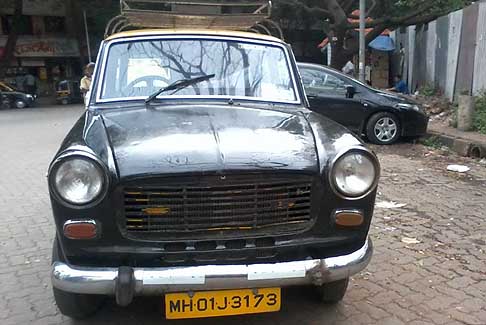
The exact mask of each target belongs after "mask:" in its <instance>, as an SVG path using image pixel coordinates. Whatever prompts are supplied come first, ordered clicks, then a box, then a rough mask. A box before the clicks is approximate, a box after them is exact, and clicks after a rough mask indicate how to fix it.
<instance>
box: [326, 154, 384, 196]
mask: <svg viewBox="0 0 486 325" xmlns="http://www.w3.org/2000/svg"><path fill="white" fill-rule="evenodd" d="M378 174H379V171H378V164H377V163H376V161H375V159H374V158H372V157H371V155H369V154H367V153H363V152H360V151H350V152H347V153H345V154H344V155H342V156H341V157H339V158H338V159H337V161H336V162H335V163H334V166H333V169H332V174H331V181H332V182H333V183H334V184H333V185H334V189H335V190H336V191H338V192H339V193H340V194H341V195H343V196H345V197H347V198H355V199H356V198H359V197H361V196H363V195H365V194H367V193H368V192H369V191H370V190H372V188H373V187H374V186H375V185H376V183H377V178H378Z"/></svg>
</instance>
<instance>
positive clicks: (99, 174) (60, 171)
mask: <svg viewBox="0 0 486 325" xmlns="http://www.w3.org/2000/svg"><path fill="white" fill-rule="evenodd" d="M103 182H104V177H103V171H102V169H101V168H100V167H99V166H98V164H97V163H95V162H94V161H92V160H91V159H87V158H79V157H76V158H68V159H66V160H64V161H62V162H60V165H59V166H58V167H57V168H56V169H55V171H54V175H52V183H53V186H54V188H55V190H56V192H57V194H59V196H60V197H61V198H62V199H63V200H65V201H67V202H68V203H71V204H76V205H81V204H87V203H90V202H92V201H94V200H95V199H96V198H97V197H98V196H99V195H100V193H101V191H102V189H103V185H104V184H103Z"/></svg>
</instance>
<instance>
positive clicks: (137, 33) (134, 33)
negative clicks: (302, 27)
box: [106, 29, 285, 44]
mask: <svg viewBox="0 0 486 325" xmlns="http://www.w3.org/2000/svg"><path fill="white" fill-rule="evenodd" d="M159 35H160V36H165V35H198V36H200V35H208V36H229V37H239V38H250V39H255V40H261V41H270V42H277V43H281V44H285V42H284V41H282V40H281V39H279V38H277V37H274V36H269V35H263V34H257V33H251V32H240V31H232V30H211V29H138V30H130V31H125V32H120V33H116V34H113V35H111V36H109V37H107V38H106V40H107V41H111V40H116V39H122V38H130V37H144V36H159Z"/></svg>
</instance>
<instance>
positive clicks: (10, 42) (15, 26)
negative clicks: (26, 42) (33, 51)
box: [0, 0, 23, 77]
mask: <svg viewBox="0 0 486 325" xmlns="http://www.w3.org/2000/svg"><path fill="white" fill-rule="evenodd" d="M22 9H23V1H22V0H17V1H15V8H14V15H13V21H12V26H11V27H12V30H10V31H9V33H8V38H7V43H6V44H5V49H4V53H3V57H2V58H1V60H0V77H4V76H5V73H6V70H7V68H8V67H9V66H10V62H12V59H13V58H14V53H15V47H16V45H17V39H18V31H19V29H20V19H22Z"/></svg>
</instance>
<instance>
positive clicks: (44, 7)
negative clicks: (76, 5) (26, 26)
mask: <svg viewBox="0 0 486 325" xmlns="http://www.w3.org/2000/svg"><path fill="white" fill-rule="evenodd" d="M15 1H16V0H1V2H2V5H1V6H0V14H6V15H12V14H13V11H14V4H15ZM22 5H23V8H22V13H23V14H24V15H27V16H65V15H66V4H65V1H64V0H23V4H22Z"/></svg>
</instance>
